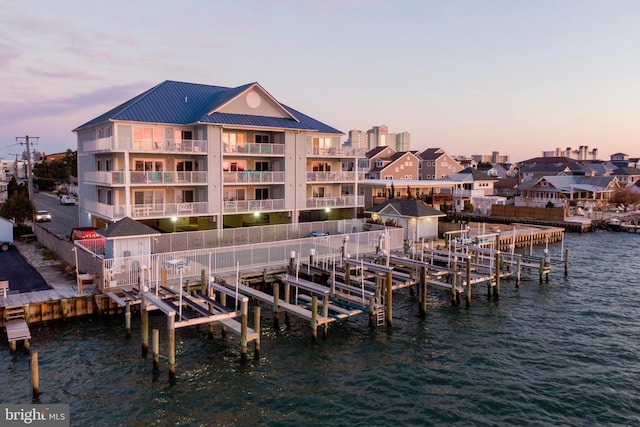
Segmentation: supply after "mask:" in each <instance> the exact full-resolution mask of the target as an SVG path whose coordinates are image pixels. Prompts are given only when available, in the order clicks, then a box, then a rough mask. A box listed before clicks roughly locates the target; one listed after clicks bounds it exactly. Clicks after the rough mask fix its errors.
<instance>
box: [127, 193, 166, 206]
mask: <svg viewBox="0 0 640 427" xmlns="http://www.w3.org/2000/svg"><path fill="white" fill-rule="evenodd" d="M133 203H134V204H136V205H162V204H163V203H164V190H136V191H134V192H133Z"/></svg>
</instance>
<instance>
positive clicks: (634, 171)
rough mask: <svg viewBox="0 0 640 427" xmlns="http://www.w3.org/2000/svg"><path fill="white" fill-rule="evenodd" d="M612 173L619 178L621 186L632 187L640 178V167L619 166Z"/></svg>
mask: <svg viewBox="0 0 640 427" xmlns="http://www.w3.org/2000/svg"><path fill="white" fill-rule="evenodd" d="M611 175H613V176H615V177H617V178H618V182H619V183H620V186H621V187H627V188H628V187H631V186H632V185H634V184H635V183H636V182H638V181H639V180H640V169H638V168H630V167H626V168H617V169H614V170H613V172H611Z"/></svg>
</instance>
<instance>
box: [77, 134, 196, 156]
mask: <svg viewBox="0 0 640 427" xmlns="http://www.w3.org/2000/svg"><path fill="white" fill-rule="evenodd" d="M82 149H83V150H82V151H83V152H85V153H89V152H96V151H140V152H152V153H153V152H157V153H192V154H206V153H207V141H206V140H201V139H180V140H177V139H163V140H153V139H135V140H134V139H132V138H126V137H124V138H123V137H120V138H118V139H115V138H114V137H108V138H99V139H94V140H91V141H84V142H82Z"/></svg>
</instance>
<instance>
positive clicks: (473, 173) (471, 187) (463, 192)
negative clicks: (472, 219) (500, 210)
mask: <svg viewBox="0 0 640 427" xmlns="http://www.w3.org/2000/svg"><path fill="white" fill-rule="evenodd" d="M446 179H447V180H449V181H453V182H454V183H455V184H456V185H455V187H454V190H453V209H454V211H455V212H462V211H465V210H466V209H465V204H467V205H468V204H469V203H470V204H471V205H473V211H474V212H477V213H482V214H488V213H490V212H491V205H492V204H494V203H496V204H505V203H506V199H505V198H501V197H496V196H494V190H493V186H494V184H495V182H496V181H497V179H496V178H492V177H490V176H489V175H487V174H486V173H484V172H481V171H479V170H477V169H474V168H467V169H464V170H462V171H460V172H458V173H456V174H452V175H448V176H447V178H446Z"/></svg>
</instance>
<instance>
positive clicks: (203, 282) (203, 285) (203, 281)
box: [200, 268, 209, 295]
mask: <svg viewBox="0 0 640 427" xmlns="http://www.w3.org/2000/svg"><path fill="white" fill-rule="evenodd" d="M208 284H209V283H208V281H207V271H206V270H205V269H204V268H203V269H202V270H200V293H201V294H202V295H207V288H208V287H209V286H207V285H208Z"/></svg>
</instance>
